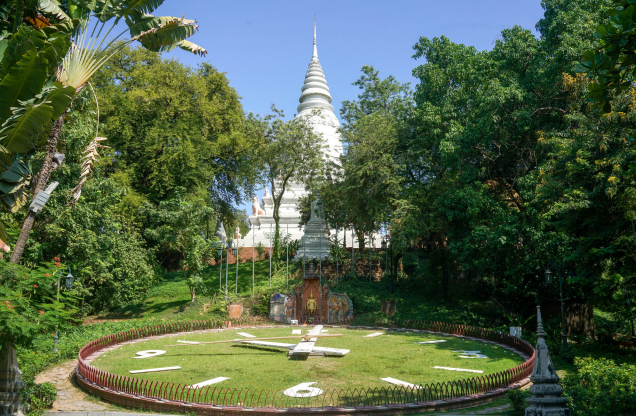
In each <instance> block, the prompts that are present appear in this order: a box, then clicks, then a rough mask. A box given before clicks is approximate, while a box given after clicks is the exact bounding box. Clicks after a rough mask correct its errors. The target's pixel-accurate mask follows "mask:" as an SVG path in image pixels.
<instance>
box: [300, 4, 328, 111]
mask: <svg viewBox="0 0 636 416" xmlns="http://www.w3.org/2000/svg"><path fill="white" fill-rule="evenodd" d="M315 19H316V17H315V16H314V49H313V53H312V54H311V61H309V68H307V74H306V75H305V83H304V84H303V87H302V88H301V91H302V93H301V94H300V99H299V100H298V101H300V105H299V106H298V108H297V109H296V110H297V111H298V113H299V114H300V113H301V112H302V111H306V110H311V109H314V108H325V109H328V110H329V111H332V112H333V106H332V105H331V94H329V87H328V86H327V80H326V79H325V74H324V73H323V72H322V66H320V61H319V60H318V48H317V46H316V20H315Z"/></svg>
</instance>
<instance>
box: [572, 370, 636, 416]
mask: <svg viewBox="0 0 636 416" xmlns="http://www.w3.org/2000/svg"><path fill="white" fill-rule="evenodd" d="M574 365H575V366H576V368H577V371H576V372H575V373H574V374H571V375H568V376H566V377H565V378H564V379H563V382H562V384H563V389H564V396H565V397H566V398H567V399H568V406H569V408H570V409H572V410H573V411H574V412H575V414H576V415H578V416H604V415H608V416H609V415H614V414H617V413H620V412H628V411H634V410H636V366H634V365H629V364H619V365H617V364H616V363H615V362H614V361H613V360H609V359H606V358H599V359H594V358H589V357H585V358H575V359H574Z"/></svg>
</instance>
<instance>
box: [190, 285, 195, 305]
mask: <svg viewBox="0 0 636 416" xmlns="http://www.w3.org/2000/svg"><path fill="white" fill-rule="evenodd" d="M190 302H191V303H192V302H194V287H191V288H190Z"/></svg>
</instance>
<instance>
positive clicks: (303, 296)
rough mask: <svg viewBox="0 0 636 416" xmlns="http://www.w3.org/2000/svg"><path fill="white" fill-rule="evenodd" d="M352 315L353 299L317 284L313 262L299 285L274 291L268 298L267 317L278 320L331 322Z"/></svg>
mask: <svg viewBox="0 0 636 416" xmlns="http://www.w3.org/2000/svg"><path fill="white" fill-rule="evenodd" d="M351 317H353V302H351V299H349V296H347V294H346V293H335V292H332V291H331V290H330V289H329V286H328V285H326V284H324V285H322V286H321V285H320V280H319V277H318V275H317V274H316V271H315V270H314V266H313V264H310V265H309V271H308V272H307V274H306V276H305V279H304V281H303V284H302V285H296V287H295V288H294V291H293V293H274V294H273V295H272V296H271V298H270V301H269V318H270V319H272V320H274V321H279V322H287V323H289V322H291V320H292V319H296V320H298V322H299V323H307V324H312V323H320V322H321V323H331V322H341V321H342V320H344V319H347V318H351Z"/></svg>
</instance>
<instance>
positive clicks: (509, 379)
mask: <svg viewBox="0 0 636 416" xmlns="http://www.w3.org/2000/svg"><path fill="white" fill-rule="evenodd" d="M229 322H231V325H232V326H245V325H255V324H257V323H261V324H262V323H264V322H267V323H268V324H273V325H276V324H280V323H278V322H271V321H262V320H254V319H239V320H232V321H229ZM229 322H228V321H227V320H226V321H191V322H179V323H169V324H162V325H157V326H153V327H147V328H140V329H132V330H129V331H125V332H121V333H118V334H114V335H109V336H106V337H103V338H100V339H97V340H95V341H92V342H90V343H88V344H87V345H85V346H84V347H83V348H82V349H81V350H80V352H79V363H78V366H77V372H78V373H79V374H80V375H81V376H82V377H84V378H85V379H86V380H88V381H90V382H91V383H95V384H97V385H99V386H101V387H105V388H107V389H110V390H112V391H116V392H122V393H128V394H130V395H134V396H143V397H146V398H152V399H159V400H165V401H171V402H183V403H188V404H207V405H218V406H238V407H246V408H263V407H269V408H290V407H294V408H295V407H302V408H319V407H325V408H329V407H354V406H356V407H357V406H385V405H392V404H408V403H418V402H429V401H436V400H447V399H453V398H459V397H463V396H469V395H474V394H479V393H486V392H488V391H492V390H496V389H499V388H503V387H508V386H510V385H511V384H514V383H516V382H518V381H520V380H523V379H524V378H526V377H529V376H530V374H531V372H532V367H533V365H534V348H532V346H531V345H530V344H528V343H527V342H525V341H523V340H521V339H519V338H515V337H512V336H510V335H508V334H505V333H502V332H499V331H494V330H490V329H483V328H475V327H470V326H466V325H458V324H448V323H443V322H429V321H418V320H405V321H393V322H390V323H389V322H378V321H371V320H360V319H355V318H354V319H351V320H347V321H345V322H338V323H337V324H341V325H349V326H350V328H369V329H378V327H380V328H386V329H390V328H400V329H406V328H408V329H417V330H423V331H431V332H440V333H445V334H455V335H460V336H465V337H472V338H478V339H481V340H489V341H494V342H497V343H500V344H504V345H507V346H510V347H513V348H515V349H516V350H518V351H521V352H523V353H524V354H526V355H528V356H530V358H529V359H528V360H527V361H525V362H524V363H522V364H520V365H518V366H516V367H514V368H511V369H509V370H504V371H500V372H497V373H493V374H486V375H483V376H478V377H473V378H467V379H464V380H458V381H449V382H442V383H424V384H422V385H419V386H416V387H414V388H408V387H382V388H364V387H361V388H353V389H349V388H334V389H324V390H323V393H322V394H321V395H319V396H315V397H307V398H295V397H289V396H286V395H285V394H284V393H283V392H282V391H272V390H268V389H253V388H224V387H214V386H206V387H203V388H196V389H192V388H190V387H189V386H188V385H185V384H179V383H171V382H161V381H150V380H144V379H140V378H134V377H128V376H121V375H117V374H112V373H109V372H107V371H104V370H100V369H98V368H95V367H93V366H91V365H90V364H89V363H87V362H86V361H85V360H86V358H88V357H89V356H90V355H91V354H93V353H95V352H97V351H99V350H102V349H104V348H108V347H110V346H113V345H116V344H119V343H123V342H128V341H132V340H138V339H143V338H147V337H152V336H157V335H164V334H173V333H180V332H190V331H198V330H208V329H215V328H222V327H224V326H229ZM331 324H336V323H331ZM354 324H355V326H353V325H354ZM140 398H141V397H140Z"/></svg>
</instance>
